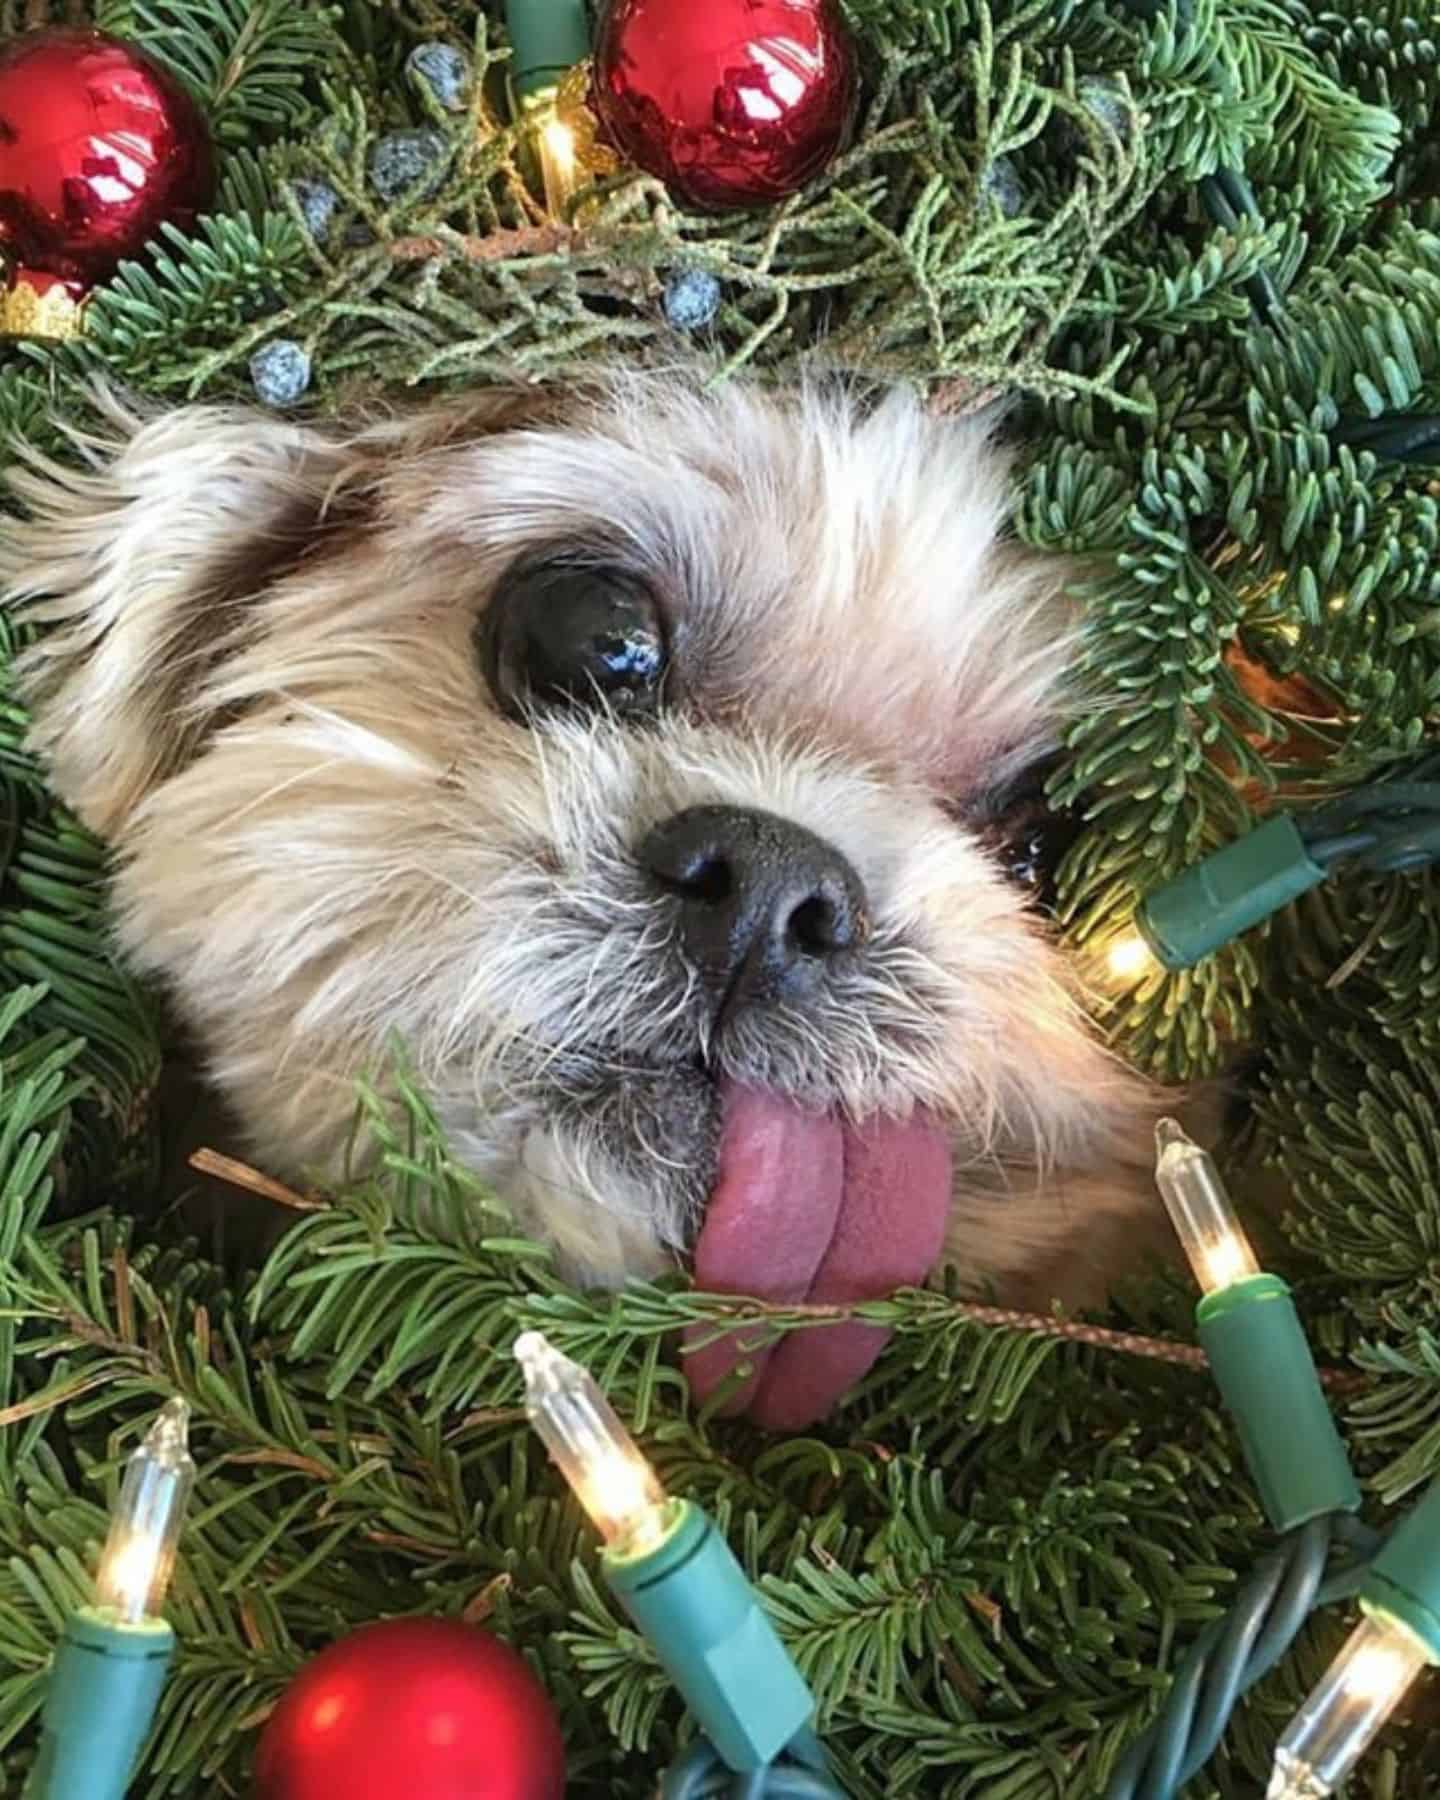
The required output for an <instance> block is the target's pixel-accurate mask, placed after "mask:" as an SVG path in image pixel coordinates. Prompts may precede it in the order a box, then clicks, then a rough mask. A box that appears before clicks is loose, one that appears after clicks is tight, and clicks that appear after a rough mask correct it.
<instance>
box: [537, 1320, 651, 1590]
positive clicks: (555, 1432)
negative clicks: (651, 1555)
mask: <svg viewBox="0 0 1440 1800" xmlns="http://www.w3.org/2000/svg"><path fill="white" fill-rule="evenodd" d="M515 1360H516V1361H517V1362H518V1363H519V1364H520V1367H521V1368H522V1369H523V1370H524V1373H525V1411H526V1414H527V1416H528V1418H529V1420H530V1423H531V1424H532V1425H533V1426H534V1427H535V1430H536V1432H537V1433H538V1435H539V1437H540V1438H541V1440H542V1442H543V1443H544V1445H545V1448H546V1449H547V1450H548V1451H549V1452H550V1455H551V1456H552V1457H553V1458H554V1461H555V1464H556V1466H557V1467H558V1468H559V1470H560V1473H561V1474H562V1475H563V1476H564V1477H565V1479H566V1480H567V1481H568V1482H569V1483H570V1486H571V1487H572V1488H573V1489H574V1490H575V1496H576V1498H577V1499H578V1500H579V1502H580V1504H581V1505H582V1506H583V1507H584V1508H585V1510H586V1512H588V1513H589V1515H590V1517H591V1518H592V1519H593V1520H594V1521H595V1523H596V1525H597V1526H598V1527H599V1530H600V1533H601V1535H602V1536H603V1537H604V1539H605V1542H606V1544H607V1546H608V1547H609V1548H610V1549H611V1550H613V1551H614V1552H616V1553H617V1554H618V1555H622V1556H642V1555H644V1554H645V1553H646V1552H647V1551H649V1550H652V1549H654V1548H655V1547H656V1545H658V1544H659V1543H660V1542H661V1541H662V1540H663V1539H664V1538H665V1536H666V1535H667V1532H668V1530H669V1525H670V1520H669V1516H668V1511H667V1505H666V1499H665V1490H664V1489H663V1488H662V1487H661V1486H660V1483H659V1481H658V1480H657V1479H656V1476H655V1471H654V1470H653V1469H652V1468H651V1467H650V1465H649V1463H648V1462H646V1460H645V1458H644V1457H643V1456H642V1455H641V1454H640V1451H639V1448H638V1446H637V1445H636V1443H635V1441H634V1439H633V1438H632V1437H631V1436H630V1434H629V1432H627V1431H626V1429H625V1427H624V1426H623V1425H622V1424H621V1423H620V1421H619V1419H618V1418H617V1417H616V1415H615V1411H614V1409H613V1408H612V1406H611V1405H610V1402H609V1401H608V1400H607V1399H606V1398H605V1396H604V1395H603V1394H602V1393H601V1392H600V1388H599V1385H598V1383H597V1382H596V1381H595V1378H594V1377H593V1376H592V1375H591V1374H590V1373H589V1371H588V1370H586V1369H582V1368H581V1366H580V1364H579V1363H577V1362H572V1361H571V1359H570V1358H569V1357H568V1356H566V1355H564V1354H563V1353H562V1352H561V1351H559V1350H557V1349H556V1348H555V1346H554V1345H553V1344H552V1343H551V1342H550V1341H549V1339H548V1338H546V1337H545V1336H544V1334H543V1333H542V1332H539V1331H526V1332H522V1333H521V1335H520V1336H519V1337H518V1338H516V1340H515Z"/></svg>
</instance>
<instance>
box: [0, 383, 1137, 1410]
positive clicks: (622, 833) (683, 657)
mask: <svg viewBox="0 0 1440 1800" xmlns="http://www.w3.org/2000/svg"><path fill="white" fill-rule="evenodd" d="M17 485H19V486H20V488H21V491H22V494H23V496H24V498H25V499H26V500H27V502H28V503H29V506H30V509H31V511H32V513H33V514H34V523H32V524H30V525H27V526H25V527H22V528H21V529H20V530H19V531H18V532H17V533H16V534H15V538H14V540H13V544H12V547H11V549H10V550H9V552H8V563H7V568H8V572H9V585H10V589H11V592H12V593H13V594H16V595H19V596H22V597H32V598H38V599H39V601H40V604H39V605H38V606H37V607H36V608H35V610H36V612H37V614H38V615H39V616H40V617H42V618H45V619H47V620H48V621H50V623H51V625H52V627H53V628H52V630H51V631H50V632H49V633H48V635H47V636H46V637H45V639H44V640H43V643H42V645H41V647H40V648H39V649H38V650H37V651H36V652H34V653H33V657H32V660H31V663H30V667H29V674H28V678H29V682H30V691H31V695H32V699H33V701H34V705H35V711H36V730H35V735H36V740H37V742H38V744H39V745H40V746H41V748H42V749H43V750H44V751H45V752H46V753H47V755H48V756H49V758H50V761H51V765H52V768H53V771H54V777H55V780H56V784H57V787H58V788H59V791H60V792H61V793H62V794H63V795H64V797H65V798H66V799H67V800H68V801H69V802H70V803H71V804H72V805H73V806H74V807H75V808H76V809H77V810H78V812H79V813H80V814H81V816H82V817H83V818H85V819H86V820H87V821H88V822H89V823H91V824H92V825H93V826H95V827H96V828H97V829H98V830H100V831H101V832H102V833H103V834H105V835H107V836H108V837H109V838H110V839H111V840H112V841H113V842H114V843H115V845H116V847H117V850H118V852H119V864H118V875H117V897H118V903H119V915H120V922H121V931H122V934H123V941H124V943H125V945H126V947H127V949H128V951H129V953H130V954H131V955H132V957H133V958H134V959H135V960H136V961H137V962H138V963H140V964H141V965H142V966H144V967H145V968H147V969H150V970H153V971H157V972H159V973H160V974H162V975H163V976H164V977H165V978H166V979H167V981H168V982H169V984H170V985H171V987H172V988H173V990H174V992H175V993H176V995H177V996H178V999H179V1003H180V1005H181V1007H182V1009H183V1011H184V1013H185V1014H186V1016H187V1018H188V1019H189V1021H190V1023H191V1024H192V1025H193V1026H194V1027H195V1029H196V1030H197V1031H198V1033H199V1034H200V1036H201V1038H202V1039H203V1041H204V1042H205V1044H206V1045H207V1048H208V1052H209V1056H210V1059H211V1066H212V1069H213V1073H214V1075H215V1077H216V1079H217V1080H218V1082H219V1084H220V1085H221V1087H222V1088H223V1089H224V1090H225V1091H226V1092H227V1093H228V1094H229V1096H230V1097H231V1098H232V1099H233V1101H234V1102H235V1103H236V1105H237V1107H238V1108H239V1110H240V1112H241V1114H242V1115H243V1117H244V1118H245V1120H246V1122H247V1124H248V1127H249V1130H250V1133H251V1136H252V1140H253V1149H254V1151H255V1153H256V1154H257V1155H258V1156H259V1157H261V1158H263V1159H265V1160H267V1161H268V1162H269V1163H271V1164H272V1165H278V1166H280V1167H282V1168H289V1169H292V1170H293V1169H297V1168H301V1167H304V1166H307V1165H308V1166H313V1165H316V1164H325V1163H327V1162H332V1161H333V1160H334V1159H335V1158H337V1157H338V1155H339V1154H340V1152H341V1148H342V1146H343V1144H344V1141H345V1138H346V1134H347V1132H348V1130H349V1127H350V1123H351V1119H352V1102H353V1087H352V1081H353V1078H354V1076H355V1075H356V1074H357V1073H358V1072H360V1071H362V1070H364V1069H367V1068H374V1067H375V1066H376V1065H377V1064H378V1063H379V1062H381V1061H382V1059H383V1056H384V1053H385V1050H386V1046H387V1043H388V1042H389V1041H390V1040H392V1039H397V1038H398V1039H399V1040H401V1041H403V1043H404V1045H405V1048H406V1050H407V1052H408V1056H409V1058H410V1060H411V1062H412V1064H413V1065H414V1066H415V1068H416V1069H417V1071H418V1074H419V1076H420V1077H421V1079H422V1081H423V1084H424V1085H425V1087H426V1089H427V1090H428V1091H429V1093H430V1094H431V1095H432V1096H433V1097H434V1099H435V1101H436V1103H437V1106H438V1108H439V1111H440V1114H441V1116H442V1118H443V1119H444V1121H445V1123H446V1125H447V1126H448V1128H449V1130H450V1132H451V1133H452V1141H453V1143H454V1144H455V1146H456V1148H457V1149H458V1150H459V1152H460V1153H461V1154H462V1155H463V1156H464V1157H465V1158H466V1159H467V1160H468V1161H470V1162H471V1163H472V1164H473V1165H474V1166H475V1167H476V1168H477V1169H478V1170H480V1171H481V1172H482V1173H483V1174H484V1175H485V1176H486V1177H488V1178H489V1179H490V1180H491V1181H492V1183H493V1184H494V1185H495V1187H496V1188H497V1190H498V1191H499V1192H500V1193H501V1194H502V1195H503V1196H504V1197H505V1198H507V1199H508V1200H509V1201H510V1203H511V1204H512V1206H513V1207H514V1209H515V1211H516V1212H517V1214H518V1216H519V1219H520V1221H521V1223H522V1224H523V1225H524V1226H525V1227H526V1228H527V1229H528V1230H530V1231H531V1232H533V1233H535V1234H537V1235H540V1236H543V1237H546V1238H549V1239H550V1240H552V1241H553V1242H554V1243H555V1244H556V1246H557V1247H558V1251H559V1254H560V1256H561V1258H562V1259H563V1262H564V1264H565V1266H566V1267H567V1268H568V1269H569V1270H571V1271H572V1272H573V1273H574V1274H575V1275H576V1276H577V1277H578V1278H580V1279H585V1280H592V1281H593V1280H602V1281H616V1280H619V1279H621V1278H623V1277H624V1276H625V1275H626V1274H627V1273H632V1272H651V1271H655V1270H657V1269H660V1268H663V1267H665V1266H666V1265H668V1264H670V1263H672V1262H673V1261H674V1260H675V1259H676V1258H678V1257H683V1256H686V1255H693V1257H694V1260H695V1267H696V1274H697V1278H698V1279H699V1280H700V1282H701V1283H702V1284H704V1285H707V1286H710V1287H712V1288H722V1289H725V1290H729V1291H742V1292H750V1293H754V1294H757V1295H761V1296H766V1297H770V1298H774V1299H780V1300H800V1299H805V1298H807V1297H810V1298H818V1299H833V1300H851V1299H854V1298H857V1297H861V1296H868V1295H873V1294H876V1293H881V1292H885V1291H888V1290H889V1289H891V1288H893V1287H894V1286H896V1285H898V1284H901V1283H905V1282H918V1281H920V1280H922V1279H923V1278H924V1277H925V1276H926V1275H927V1273H928V1272H929V1271H930V1269H931V1268H932V1266H933V1265H934V1264H935V1263H936V1261H937V1259H939V1258H940V1256H941V1255H942V1252H948V1254H949V1255H950V1256H951V1257H952V1258H953V1260H954V1261H955V1262H956V1263H957V1264H958V1265H959V1267H960V1268H961V1270H962V1271H963V1272H964V1273H966V1275H967V1276H968V1277H969V1278H970V1279H971V1280H972V1281H974V1282H977V1283H979V1282H983V1281H985V1280H986V1279H989V1278H992V1277H994V1278H999V1280H1000V1281H1001V1283H1002V1286H1003V1285H1004V1284H1005V1281H1006V1278H1007V1277H1011V1276H1014V1275H1015V1274H1016V1273H1017V1272H1018V1273H1020V1274H1024V1275H1028V1276H1030V1277H1032V1278H1033V1280H1034V1281H1035V1282H1040V1283H1044V1282H1049V1281H1050V1280H1051V1274H1052V1273H1053V1267H1054V1265H1055V1263H1056V1262H1057V1260H1067V1259H1073V1261H1075V1262H1076V1263H1083V1262H1084V1261H1085V1258H1086V1254H1087V1249H1092V1250H1095V1251H1096V1256H1095V1257H1094V1258H1093V1259H1092V1260H1097V1261H1103V1260H1105V1258H1106V1257H1108V1254H1109V1252H1108V1251H1107V1250H1103V1249H1100V1248H1098V1246H1099V1245H1100V1240H1101V1236H1102V1234H1103V1231H1104V1230H1105V1229H1107V1228H1109V1227H1110V1226H1113V1225H1114V1223H1115V1221H1116V1220H1117V1219H1120V1218H1122V1217H1123V1215H1124V1212H1125V1210H1126V1206H1127V1205H1128V1200H1129V1197H1130V1196H1132V1195H1133V1194H1134V1192H1135V1186H1136V1184H1135V1179H1134V1168H1133V1159H1134V1158H1137V1157H1138V1156H1140V1155H1143V1153H1144V1139H1145V1132H1144V1124H1143V1118H1144V1115H1146V1113H1147V1110H1148V1107H1149V1100H1148V1097H1147V1096H1146V1094H1145V1093H1144V1091H1143V1089H1142V1088H1141V1086H1140V1084H1139V1083H1137V1082H1135V1081H1133V1080H1132V1079H1131V1078H1129V1077H1128V1076H1126V1075H1124V1074H1123V1073H1122V1072H1121V1071H1120V1070H1119V1069H1118V1067H1117V1066H1116V1065H1115V1064H1114V1063H1113V1062H1112V1061H1111V1060H1110V1058H1109V1057H1108V1056H1107V1055H1106V1053H1105V1052H1104V1051H1103V1050H1102V1049H1101V1048H1100V1046H1099V1045H1098V1044H1097V1043H1096V1042H1095V1040H1094V1038H1093V1037H1092V1035H1091V1033H1090V1032H1089V1031H1088V1029H1087V1027H1086V1025H1085V1022H1084V1020H1083V1018H1082V1016H1081V1014H1080V1012H1079V1011H1078V1009H1077V1007H1076V1005H1075V1003H1074V1000H1073V997H1072V995H1071V992H1070V990H1069V986H1068V983H1067V976H1066V972H1065V969H1064V967H1063V965H1062V963H1061V960H1060V958H1059V955H1058V952H1057V951H1056V950H1055V949H1054V948H1053V946H1052V945H1051V943H1050V942H1049V941H1048V939H1047V936H1046V934H1045V931H1044V929H1043V925H1042V922H1041V921H1040V920H1039V919H1037V917H1036V915H1035V914H1034V912H1033V909H1031V908H1030V907H1029V906H1028V904H1027V896H1026V894H1025V893H1024V892H1023V891H1021V890H1020V889H1018V888H1017V887H1016V886H1015V884H1014V883H1013V882H1012V881H1010V880H1009V879H1007V876H1006V874H1005V872H1004V869H1003V867H1002V864H1001V861H1000V859H999V857H998V856H997V854H996V850H995V844H994V835H995V819H996V815H997V812H998V811H1000V810H1002V809H1003V804H1004V796H1005V795H1006V794H1007V793H1008V792H1009V790H1010V789H1011V788H1012V786H1013V784H1014V783H1015V781H1016V780H1017V778H1019V777H1020V776H1021V775H1022V773H1023V771H1025V770H1026V768H1027V767H1029V766H1030V765H1031V764H1033V762H1034V761H1035V759H1036V758H1037V757H1039V756H1040V755H1042V754H1043V753H1044V752H1045V751H1046V750H1047V748H1048V747H1049V746H1050V745H1051V744H1052V743H1053V741H1054V734H1055V731H1056V726H1057V720H1058V717H1059V711H1060V708H1061V707H1062V705H1063V703H1064V702H1063V698H1062V676H1063V674H1064V668H1065V664H1066V661H1067V659H1068V657H1069V655H1070V652H1071V647H1072V639H1071V635H1070V629H1069V625H1068V622H1067V618H1066V614H1065V612H1064V609H1063V604H1062V601H1061V599H1060V593H1059V589H1060V582H1061V576H1060V575H1059V574H1057V572H1056V570H1055V569H1054V568H1052V567H1050V566H1048V565H1046V564H1045V563H1043V562H1041V561H1038V560H1035V559H1031V558H1027V557H1025V556H1023V555H1022V554H1021V553H1020V552H1019V551H1018V550H1017V549H1015V548H1014V547H1013V546H1011V545H1007V544H1005V543H1003V542H1002V541H1001V540H1000V538H999V536H998V533H999V531H1000V525H1001V517H1002V512H1003V505H1004V498H1005V487H1006V472H1005V468H1004V465H1003V463H1002V461H1001V459H1000V458H999V457H998V455H997V454H996V452H995V451H994V449H993V448H992V447H991V445H990V443H989V441H988V439H987V435H986V431H985V429H984V427H982V426H979V425H976V424H974V423H964V422H956V423H945V422H942V421H938V420H934V419H931V418H928V417H926V416H925V415H924V414H923V412H922V411H920V410H919V408H918V407H917V406H916V405H914V404H913V403H912V402H911V401H909V400H908V399H906V398H904V397H902V396H892V397H891V398H889V399H887V400H885V401H884V402H883V403H882V404H880V405H878V406H875V407H871V408H868V409H862V408H859V407H857V406H855V405H854V404H852V403H850V402H847V401H846V400H845V399H843V398H837V397H829V398H827V397H823V396H818V395H815V394H802V395H798V396H791V397H788V398H762V397H759V396H757V395H756V394H755V393H753V392H747V391H741V390H738V389H731V390H729V391H726V392H722V393H719V394H717V395H711V396H707V395H703V394H701V393H698V392H697V391H696V390H695V389H694V388H693V387H691V386H689V385H688V384H685V383H682V382H661V383H655V382H639V381H636V382H624V381H622V382H619V383H617V384H614V385H612V386H610V387H607V388H606V389H605V390H604V391H603V392H600V393H598V394H597V395H596V396H595V397H593V398H589V399H573V398H572V399H570V400H568V401H566V402H560V401H556V400H552V399H545V400H538V401H537V400H529V401H526V400H512V399H509V398H505V397H493V396H492V397H488V398H479V399H476V400H473V401H470V402H466V403H461V404H452V405H448V406H444V407H438V408H432V409H430V410H428V411H424V412H421V413H419V414H417V415H415V416H413V417H410V418H406V419H401V420H397V421H393V422H390V423H386V424H382V425H377V426H372V427H370V428H368V429H366V430H363V431H357V432H353V433H349V434H347V433H344V432H342V431H339V430H335V431H321V430H319V429H311V428H306V427H299V426H295V425H291V424H286V423H283V422H280V421H277V420H275V419H273V418H269V417H264V416H256V415H250V414H245V413H241V412H224V411H219V410H216V409H201V408H190V409H186V410H182V411H180V412H178V413H174V414H171V415H169V416H167V417H164V418H160V419H158V420H156V421H154V422H152V423H150V424H147V425H145V426H143V427H141V428H139V429H138V430H134V431H133V432H132V433H131V434H130V435H129V436H128V441H126V442H125V443H124V445H123V447H122V448H120V449H118V451H116V452H114V453H111V452H108V451H107V452H104V453H102V455H101V457H100V460H99V461H98V462H97V466H96V469H95V472H94V473H93V474H91V475H89V476H85V477H75V476H64V475H61V474H60V473H59V472H58V471H54V470H49V471H35V472H31V473H28V474H24V475H22V476H21V477H19V478H18V482H17ZM1122 1165H1125V1166H1124V1167H1123V1169H1122ZM1037 1171H1038V1183H1037ZM1007 1186H1008V1187H1013V1189H1014V1194H1013V1197H1012V1198H1006V1189H1007ZM1122 1188H1123V1191H1124V1201H1123V1202H1122V1201H1121V1200H1120V1199H1119V1198H1118V1197H1119V1195H1120V1192H1121V1189H1122ZM1102 1196H1103V1198H1102ZM1066 1285H1067V1287H1069V1288H1070V1289H1072V1290H1073V1288H1074V1286H1075V1283H1074V1282H1073V1280H1071V1281H1070V1282H1068V1283H1067V1284H1066ZM876 1336H877V1334H875V1333H874V1332H871V1331H867V1330H863V1329H861V1328H856V1327H845V1328H841V1329H832V1330H827V1331H826V1332H824V1333H822V1334H819V1335H818V1336H817V1335H816V1334H813V1333H812V1334H807V1335H806V1336H805V1337H803V1338H795V1339H792V1340H790V1342H789V1343H788V1344H786V1345H784V1346H782V1347H781V1349H780V1350H779V1351H778V1352H776V1353H774V1354H773V1355H772V1356H771V1357H770V1359H769V1363H768V1366H761V1367H760V1368H759V1369H758V1371H757V1373H756V1374H755V1375H754V1376H753V1377H752V1378H751V1380H750V1382H749V1383H748V1385H747V1386H746V1387H745V1389H744V1390H743V1392H742V1393H741V1395H740V1396H739V1400H740V1402H741V1403H746V1404H749V1406H750V1407H751V1410H752V1411H753V1412H754V1414H755V1415H756V1416H757V1417H759V1418H761V1419H762V1420H765V1421H766V1422H769V1423H771V1424H776V1425H794V1424H799V1423H802V1422H804V1421H806V1420H808V1419H810V1418H813V1417H814V1416H816V1415H817V1414H818V1413H819V1412H820V1411H823V1410H824V1408H825V1407H826V1406H827V1405H828V1404H829V1403H830V1402H831V1401H832V1400H833V1399H834V1398H835V1397H836V1396H837V1394H838V1393H839V1392H840V1391H841V1390H842V1389H843V1388H845V1387H846V1386H847V1385H849V1383H850V1382H851V1381H852V1380H853V1379H854V1378H855V1377H856V1376H857V1375H858V1374H859V1373H861V1372H862V1371H863V1369H864V1368H865V1367H866V1366H867V1365H868V1363H869V1361H870V1360H871V1359H872V1357H873V1355H874V1352H875V1349H876V1342H875V1339H876ZM733 1361H734V1356H733V1353H731V1352H727V1350H726V1349H725V1348H723V1347H718V1348H712V1349H711V1350H708V1351H706V1352H703V1353H702V1354H701V1355H700V1356H699V1357H698V1358H697V1359H696V1362H695V1369H696V1372H697V1374H698V1375H699V1376H700V1378H701V1380H702V1383H703V1384H709V1383H712V1382H713V1381H714V1380H715V1379H717V1377H718V1375H719V1374H720V1373H721V1372H723V1370H724V1369H725V1368H726V1367H728V1366H729V1364H730V1363H732V1362H733ZM760 1361H761V1364H762V1365H764V1362H765V1359H764V1358H763V1357H762V1358H761V1359H760Z"/></svg>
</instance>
